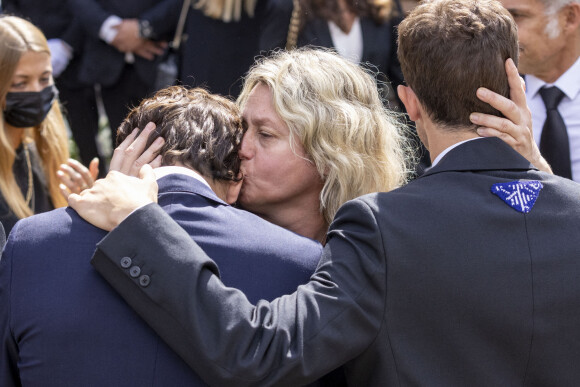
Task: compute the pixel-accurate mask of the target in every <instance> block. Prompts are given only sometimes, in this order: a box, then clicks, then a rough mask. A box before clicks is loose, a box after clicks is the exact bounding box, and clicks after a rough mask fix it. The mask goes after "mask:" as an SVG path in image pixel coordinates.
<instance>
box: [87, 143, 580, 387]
mask: <svg viewBox="0 0 580 387" xmlns="http://www.w3.org/2000/svg"><path fill="white" fill-rule="evenodd" d="M520 180H521V181H526V180H538V181H541V183H542V184H543V189H542V190H541V192H540V194H539V197H538V198H537V201H536V202H535V205H534V207H533V209H532V210H531V212H529V213H521V212H517V211H515V210H514V209H513V208H512V207H510V206H508V205H507V204H506V203H504V201H502V200H501V199H500V198H499V197H497V196H496V195H494V194H492V192H491V187H492V185H493V184H496V183H505V182H512V181H520ZM579 193H580V185H579V184H577V183H574V182H572V181H570V180H567V179H562V178H559V177H556V176H552V175H548V174H545V173H542V172H538V171H536V170H535V169H534V168H533V167H532V166H531V165H530V164H529V162H527V161H526V160H525V159H523V158H522V157H521V156H520V155H519V154H517V153H516V152H515V151H513V150H512V149H511V148H509V147H508V146H507V145H506V144H505V143H503V142H502V141H501V140H499V139H497V138H490V139H480V140H475V141H471V142H467V143H465V144H462V145H460V146H458V147H456V148H455V149H453V150H452V151H450V152H449V153H448V154H447V155H446V156H445V157H444V158H443V159H442V160H441V162H440V163H439V164H438V165H437V166H435V167H434V168H432V169H430V170H429V171H427V172H426V173H425V174H424V175H423V176H422V177H420V178H418V179H417V180H415V181H413V182H411V183H409V184H408V185H406V186H405V187H402V188H400V189H397V190H395V191H392V192H389V193H378V194H371V195H366V196H363V197H361V198H358V199H355V200H353V201H350V202H348V203H347V204H345V205H344V206H343V207H342V208H341V209H340V210H339V212H338V214H337V216H336V218H335V220H334V222H333V223H332V225H331V228H330V231H329V234H328V243H327V245H326V247H325V250H324V253H323V257H322V259H321V262H320V265H319V267H318V268H317V271H316V273H315V274H314V275H313V277H312V280H311V282H310V283H308V284H307V285H303V286H300V287H299V288H298V291H297V292H296V293H294V294H293V295H290V296H285V297H282V298H279V299H276V300H274V301H273V302H271V303H268V302H263V301H261V302H259V303H257V305H256V306H255V307H254V306H253V305H251V304H250V303H248V302H247V301H246V299H245V297H244V296H243V294H241V293H239V292H235V291H233V290H232V289H228V288H225V287H224V286H223V285H222V284H221V283H220V281H219V279H218V278H217V277H216V276H215V275H214V274H213V273H214V272H215V271H216V270H217V269H216V267H215V265H214V264H213V263H212V261H211V260H209V259H208V258H207V256H206V255H205V254H204V253H203V251H202V250H201V249H199V248H198V247H197V246H196V245H195V244H194V243H192V242H191V240H190V239H189V238H188V236H187V235H186V234H184V233H183V232H181V235H178V234H177V233H178V232H179V229H178V227H176V226H175V225H173V224H172V222H171V221H170V219H168V218H167V217H165V216H164V214H163V213H160V212H159V211H158V210H157V208H156V207H155V206H154V205H150V206H148V207H145V208H143V209H141V210H139V211H137V212H135V213H133V214H132V215H131V216H130V217H129V218H128V219H127V220H126V221H125V222H123V223H122V224H121V225H120V226H119V228H118V229H117V230H115V231H113V232H112V233H110V234H109V235H108V236H107V238H106V239H105V240H104V241H103V242H101V243H100V245H99V247H98V250H97V252H96V254H95V256H94V258H93V265H95V267H96V268H97V270H98V271H99V272H100V273H101V274H102V275H104V276H105V277H106V278H107V279H108V280H109V281H110V282H111V283H112V284H113V286H114V287H115V289H116V290H117V291H119V292H120V294H121V295H122V296H123V297H124V298H125V299H126V300H127V301H128V302H129V304H130V305H131V306H132V307H133V308H135V310H136V311H137V312H138V313H139V314H140V315H141V316H142V317H144V318H145V320H147V321H148V322H149V323H150V324H151V325H152V326H153V327H154V329H156V330H157V331H158V332H160V334H161V335H163V336H164V337H165V339H166V340H168V342H169V343H170V345H171V346H172V347H173V348H174V349H175V350H176V351H178V352H179V353H180V354H181V355H182V356H183V357H184V359H186V361H187V362H188V364H189V365H190V366H192V367H194V368H195V369H196V370H197V371H198V372H199V373H200V375H201V376H202V377H204V378H205V379H206V380H207V381H211V382H214V383H216V384H220V383H222V384H223V383H224V382H225V380H228V381H230V382H231V383H232V384H233V385H272V384H280V385H296V384H299V383H302V382H305V381H308V380H311V379H312V378H314V377H316V376H318V375H320V374H322V373H324V372H326V370H328V369H332V368H334V367H336V366H337V365H339V364H346V367H345V368H346V370H347V376H348V378H349V382H350V384H352V385H355V386H415V385H428V386H522V385H524V386H572V385H576V384H577V383H578V380H580V367H578V364H580V333H579V330H578V327H579V326H580V286H579V282H578V278H580V194H579ZM151 223H155V224H156V227H155V229H154V230H153V231H150V226H148V225H149V224H151ZM126 227H129V228H130V229H132V230H133V231H137V232H139V233H141V234H142V237H141V239H139V240H138V241H135V242H131V243H128V244H121V243H120V240H119V239H118V238H117V236H116V234H117V235H118V233H121V232H122V230H123V229H124V228H126ZM127 254H132V255H134V257H135V260H137V259H138V260H139V262H140V263H139V265H140V266H142V267H143V268H144V269H145V268H147V270H146V271H147V272H151V273H155V275H156V276H162V277H164V278H174V279H175V280H174V281H173V282H172V283H171V286H161V284H159V282H157V283H156V284H153V283H152V286H150V287H148V288H142V289H141V291H140V292H138V293H137V294H136V293H135V292H134V290H133V289H135V287H136V286H135V280H134V279H132V278H131V277H130V276H128V275H127V274H125V273H122V272H121V271H120V270H119V269H118V266H119V261H120V259H121V258H122V257H123V256H125V255H127ZM160 256H163V257H171V259H170V260H160V259H158V258H159V257H160ZM183 294H195V297H194V299H193V300H190V302H188V303H185V302H183V301H182V300H181V297H182V295H183ZM151 305H163V308H161V307H153V308H151ZM169 311H171V312H169ZM216 322H219V323H217V324H218V325H217V327H216Z"/></svg>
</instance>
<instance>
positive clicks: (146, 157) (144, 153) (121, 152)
mask: <svg viewBox="0 0 580 387" xmlns="http://www.w3.org/2000/svg"><path fill="white" fill-rule="evenodd" d="M154 130H155V124H154V123H152V122H150V123H148V124H147V125H145V127H144V128H143V130H142V131H141V133H140V134H139V136H137V129H135V130H133V132H132V133H131V134H130V135H128V136H127V138H125V140H124V141H123V142H122V143H121V144H120V145H119V146H118V147H117V148H115V151H114V152H113V158H112V159H111V164H110V165H109V170H110V171H118V172H121V173H124V174H125V175H129V176H134V177H137V176H139V171H140V170H141V167H143V165H145V164H149V165H151V167H152V168H156V167H159V166H161V156H159V155H158V153H159V150H160V149H161V147H163V144H164V142H165V141H164V140H163V138H161V137H159V138H157V139H156V140H155V141H153V143H152V144H151V146H150V147H149V148H147V149H145V146H146V145H147V139H148V138H149V135H150V134H151V132H152V131H154Z"/></svg>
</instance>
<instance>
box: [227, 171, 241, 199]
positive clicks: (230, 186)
mask: <svg viewBox="0 0 580 387" xmlns="http://www.w3.org/2000/svg"><path fill="white" fill-rule="evenodd" d="M238 177H240V178H241V177H242V174H241V173H240V175H239V176H238ZM226 189H227V191H226V203H228V204H234V203H235V202H236V201H237V200H238V196H240V190H241V189H242V179H240V180H239V181H228V182H227V187H226Z"/></svg>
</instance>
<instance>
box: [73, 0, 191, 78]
mask: <svg viewBox="0 0 580 387" xmlns="http://www.w3.org/2000/svg"><path fill="white" fill-rule="evenodd" d="M68 1H69V4H70V7H71V10H72V11H73V13H74V15H75V17H76V18H78V21H79V22H80V24H81V26H82V27H83V29H84V32H85V51H84V55H83V58H82V63H81V69H80V73H79V78H80V80H81V81H83V82H85V83H89V84H94V83H100V84H102V85H104V86H110V85H112V84H114V83H115V82H117V80H118V79H119V77H120V76H121V72H122V70H123V67H124V66H125V54H124V53H122V52H120V51H118V50H117V49H116V48H114V47H113V46H110V45H109V44H107V43H105V42H104V41H103V40H101V39H100V38H99V30H100V28H101V25H102V24H103V22H104V21H105V20H106V19H107V18H108V17H109V16H111V15H116V16H119V17H120V18H121V19H126V18H137V19H142V20H148V21H149V22H150V23H151V26H152V27H153V29H154V31H156V34H157V37H158V38H159V39H160V40H170V39H171V38H172V37H173V31H174V30H175V26H176V25H177V17H178V15H179V11H180V9H181V2H180V1H178V0H162V1H159V0H123V1H118V0H68ZM157 63H158V60H154V61H148V60H146V59H143V58H141V57H139V56H137V55H135V64H134V65H135V69H136V71H137V73H138V75H139V77H140V79H141V81H142V82H144V83H145V84H147V85H149V86H152V85H153V83H154V81H155V75H156V68H157Z"/></svg>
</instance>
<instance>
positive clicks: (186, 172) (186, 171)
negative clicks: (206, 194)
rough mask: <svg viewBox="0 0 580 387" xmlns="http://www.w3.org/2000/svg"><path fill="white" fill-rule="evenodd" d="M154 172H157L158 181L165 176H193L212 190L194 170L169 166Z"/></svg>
mask: <svg viewBox="0 0 580 387" xmlns="http://www.w3.org/2000/svg"><path fill="white" fill-rule="evenodd" d="M153 172H155V177H156V178H157V180H159V179H161V178H162V177H163V176H167V175H171V174H173V173H180V174H182V175H187V176H191V177H193V178H194V179H196V180H199V181H201V182H202V183H203V184H205V185H206V186H207V187H208V188H209V189H212V188H211V186H210V185H209V183H208V182H207V181H206V180H205V179H204V178H203V177H202V176H201V175H200V174H199V173H197V172H195V171H194V170H193V169H189V168H187V167H180V166H177V165H169V166H164V167H159V168H155V169H154V170H153ZM212 191H213V190H212Z"/></svg>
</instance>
